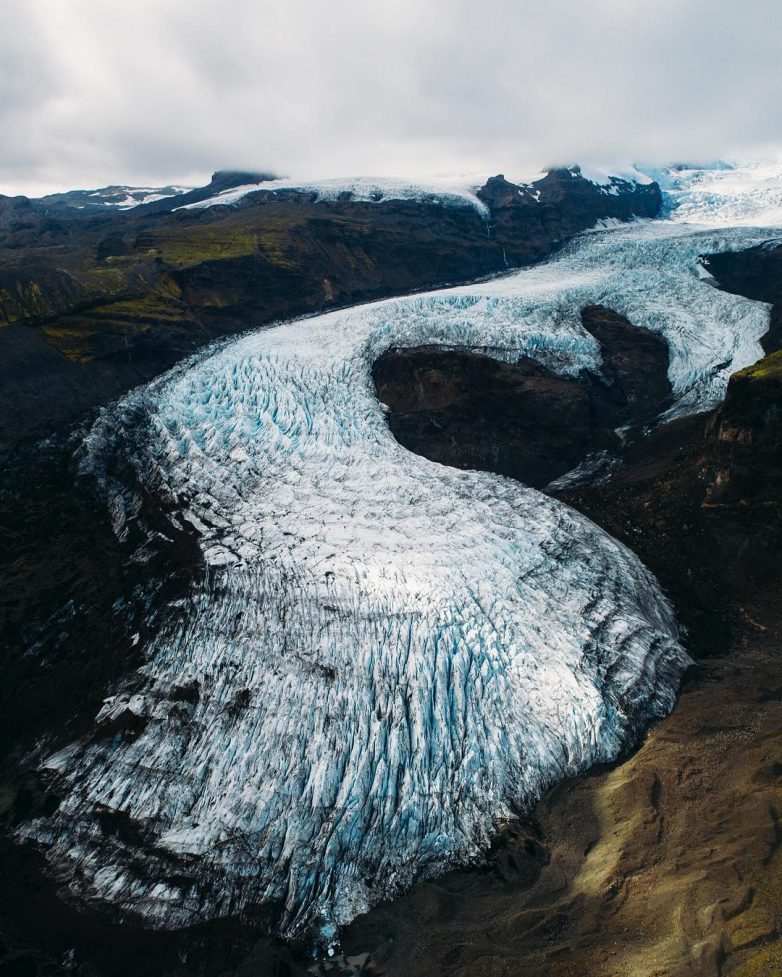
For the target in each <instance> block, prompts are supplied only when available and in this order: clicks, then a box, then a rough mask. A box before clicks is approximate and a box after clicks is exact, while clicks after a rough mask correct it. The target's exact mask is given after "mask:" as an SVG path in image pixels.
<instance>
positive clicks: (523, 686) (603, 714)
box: [22, 222, 768, 937]
mask: <svg viewBox="0 0 782 977" xmlns="http://www.w3.org/2000/svg"><path fill="white" fill-rule="evenodd" d="M757 239H758V238H757V235H753V234H751V233H749V232H747V231H744V230H733V231H725V232H703V231H701V232H693V231H692V230H690V229H687V228H685V227H684V226H682V225H675V224H671V223H670V222H649V223H646V224H638V225H632V226H624V227H622V228H617V229H613V230H606V231H601V232H596V233H593V234H590V235H586V236H584V237H583V238H580V239H578V240H576V241H574V242H573V243H572V244H571V245H570V246H568V247H567V248H566V249H564V250H563V251H562V252H561V253H559V254H558V255H557V257H556V258H555V259H554V260H552V261H550V262H547V263H545V264H542V265H538V266H535V267H531V268H528V269H525V270H523V271H520V272H518V273H515V274H513V275H509V276H507V277H504V278H502V279H496V280H494V281H490V282H486V283H482V284H478V285H472V286H468V287H464V288H456V289H449V290H442V291H438V292H432V293H428V294H422V295H416V296H412V297H408V298H401V299H393V300H388V301H384V302H378V303H373V304H370V305H365V306H361V307H357V308H355V309H350V310H345V311H338V312H332V313H329V314H327V315H321V316H316V317H313V318H309V319H303V320H298V321H295V322H290V323H287V324H283V325H280V326H278V327H275V328H272V329H268V330H263V331H259V332H256V333H254V334H251V335H248V336H245V337H243V338H240V339H238V340H236V341H234V342H231V343H230V344H228V345H224V346H222V347H220V348H218V349H217V350H215V351H211V352H206V353H204V354H201V355H199V356H196V357H194V358H192V359H191V360H189V361H188V362H186V363H184V364H182V365H181V366H179V367H177V368H175V369H174V370H173V371H171V372H170V373H169V374H167V375H165V376H164V377H162V378H160V379H158V380H156V381H154V382H153V383H151V384H149V385H147V386H146V387H143V388H140V389H138V390H137V391H135V392H133V393H132V394H130V395H129V396H128V397H127V398H125V400H123V401H121V402H120V403H119V404H118V405H115V406H114V407H112V408H110V409H107V410H106V411H104V413H103V415H102V416H101V418H99V420H98V421H97V422H96V424H95V426H94V428H93V430H92V432H91V434H90V436H89V438H88V442H87V445H86V449H87V462H86V468H88V469H89V468H91V469H92V470H93V471H95V472H96V473H97V474H98V476H99V477H100V478H101V479H103V480H104V481H105V483H106V485H107V491H108V492H109V495H110V496H111V494H112V491H113V490H112V485H111V480H110V475H109V472H110V471H111V468H112V464H111V463H112V459H113V458H114V457H115V454H116V453H120V454H122V455H123V456H124V457H125V458H126V460H127V461H128V462H129V463H130V464H131V465H132V466H133V467H134V469H135V470H136V472H137V474H138V477H139V479H140V480H141V481H142V483H143V484H144V485H145V487H146V489H147V490H148V492H149V493H151V494H154V495H156V496H158V497H162V498H163V499H164V500H165V501H166V506H167V510H168V511H171V512H172V515H171V518H172V519H176V520H185V521H187V522H189V523H190V524H191V525H192V526H194V527H196V528H197V531H198V534H199V543H200V547H201V550H202V553H203V556H204V559H205V562H206V564H207V565H208V567H209V572H208V574H207V575H206V576H205V579H203V580H201V581H199V582H196V583H194V584H193V587H192V590H191V593H190V594H189V596H188V598H187V600H186V602H185V604H184V606H182V607H181V608H180V611H181V613H178V614H177V615H176V619H173V618H172V619H171V620H170V621H169V623H168V624H167V625H166V626H165V627H164V628H163V629H162V630H161V631H160V632H159V633H158V634H157V635H156V636H155V637H154V638H153V640H152V641H151V643H150V644H149V645H148V646H147V647H146V648H145V664H144V665H143V667H142V668H141V669H140V670H139V672H138V675H137V676H136V678H135V680H134V684H133V687H132V689H131V690H129V691H127V692H124V691H123V690H122V689H119V690H117V693H116V695H115V696H114V697H112V698H110V699H108V700H107V701H106V703H105V705H104V708H103V710H102V712H101V714H100V715H99V717H98V719H99V721H100V722H101V723H111V721H112V720H113V719H115V718H117V717H120V716H122V715H125V714H127V713H130V714H131V715H133V716H134V717H136V718H137V720H138V723H139V725H143V724H144V723H145V724H146V725H143V728H142V729H141V730H140V732H139V733H138V735H137V736H136V737H135V738H132V739H131V738H124V737H122V736H114V737H113V738H111V739H106V738H104V739H102V740H96V739H94V738H93V739H85V740H83V741H80V742H77V743H74V744H72V745H71V746H69V747H68V748H67V749H66V750H64V751H62V752H61V753H60V754H58V755H57V756H55V757H52V758H50V759H49V760H48V761H47V762H46V765H47V766H48V767H50V768H51V769H53V770H56V771H57V772H58V775H59V776H60V777H61V778H62V785H61V786H62V789H61V790H58V793H59V794H60V796H61V797H62V798H63V800H62V803H61V804H60V807H59V808H58V810H57V811H56V812H55V813H54V814H53V815H52V816H51V817H48V818H40V819H37V820H35V821H33V822H30V823H29V824H27V825H26V826H24V828H23V829H22V831H23V834H24V835H25V836H26V837H28V838H35V839H37V840H38V841H39V842H41V843H42V844H43V845H44V846H45V847H46V849H47V857H48V859H49V860H50V862H51V863H52V864H53V865H54V866H55V868H56V871H57V873H58V876H59V877H60V878H65V879H67V880H68V883H69V885H70V887H71V889H72V890H73V892H74V893H75V894H76V895H77V896H78V897H79V898H81V899H85V900H91V901H95V902H98V903H103V904H108V905H110V906H111V907H112V908H114V909H115V910H116V909H120V910H123V911H126V912H133V913H138V914H139V915H140V916H141V917H143V918H145V919H146V920H147V921H149V922H151V923H153V924H154V925H159V926H182V925H187V924H190V923H194V922H198V921H201V920H203V919H206V918H213V917H219V916H229V915H235V914H237V913H240V912H243V911H247V910H249V909H251V908H252V907H254V906H256V905H257V904H258V903H259V902H263V903H265V904H267V905H270V906H272V905H274V906H279V907H280V908H279V915H278V916H277V917H276V920H275V926H276V928H277V929H278V931H279V932H281V933H282V934H283V935H284V936H287V937H291V936H295V935H297V934H301V933H302V932H303V931H305V930H310V929H315V930H317V929H319V928H320V929H321V932H323V933H325V934H330V933H332V932H333V928H334V926H339V925H342V924H344V923H347V922H348V921H349V920H350V919H352V918H353V917H354V916H355V915H356V914H358V913H359V912H361V911H363V910H365V909H367V908H368V907H369V906H371V905H373V904H374V903H376V902H377V901H379V900H380V899H382V898H386V897H388V896H391V895H394V894H396V893H398V892H400V891H401V890H402V889H404V888H405V887H407V886H409V885H410V884H411V882H412V881H413V880H414V879H415V878H416V877H420V876H422V875H423V876H425V875H433V874H437V873H441V872H442V871H444V870H445V869H447V868H448V867H450V866H454V865H458V864H464V863H465V862H468V861H470V860H471V859H474V858H476V857H478V856H479V855H480V854H481V853H482V852H483V851H484V850H485V849H486V847H487V846H488V844H489V842H490V839H491V836H492V834H493V832H495V831H496V830H497V829H498V827H499V826H500V825H501V824H502V823H503V822H504V821H506V820H507V819H508V818H511V817H513V816H514V815H515V814H516V813H517V812H518V811H519V810H524V809H529V807H530V806H531V805H532V804H534V803H535V801H536V800H537V799H538V798H539V797H540V796H541V794H542V793H543V792H544V791H545V790H546V789H547V788H548V787H549V786H550V785H551V784H553V783H554V782H556V781H557V780H560V779H561V778H563V777H565V776H568V775H571V774H575V773H577V772H579V771H583V770H586V769H587V768H589V767H590V766H592V765H593V764H595V763H598V762H607V761H611V760H613V759H615V758H616V757H617V756H618V755H619V753H620V752H621V750H622V749H623V748H625V747H626V746H627V745H628V744H630V743H632V742H633V741H634V740H635V739H636V738H637V736H638V734H639V732H640V731H641V730H642V729H643V728H644V727H645V726H646V724H647V723H648V722H649V721H650V720H651V719H652V718H654V717H658V716H662V715H664V714H666V713H667V712H668V711H669V710H670V709H671V708H672V706H673V704H674V701H675V696H676V691H677V689H678V685H679V680H680V677H681V674H682V672H683V670H684V668H685V667H686V665H687V661H688V660H687V657H686V655H685V654H684V652H683V651H682V649H681V647H680V645H679V643H678V634H677V628H676V624H675V621H674V617H673V613H672V610H671V607H670V606H669V604H668V602H667V600H666V599H665V597H664V596H663V594H662V593H661V591H660V589H659V586H658V585H657V583H656V581H655V580H654V578H653V577H652V575H651V574H650V573H649V572H648V571H647V570H646V569H645V568H644V567H643V565H642V564H641V563H640V561H639V560H638V559H637V558H636V557H635V556H634V555H633V554H632V553H631V552H630V551H629V550H627V549H626V548H625V547H624V546H622V545H621V544H619V543H618V542H616V541H615V540H612V539H611V538H610V537H609V536H608V535H607V534H605V533H604V532H603V531H602V530H600V529H599V528H598V527H597V526H595V525H594V524H593V523H591V522H590V521H589V520H588V519H586V518H585V517H583V516H582V515H580V514H578V513H576V512H574V511H572V510H570V509H569V508H567V507H566V506H564V505H562V504H561V503H559V502H557V501H555V500H554V499H551V498H547V497H546V496H544V495H542V494H541V493H539V492H537V491H534V490H532V489H529V488H526V487H524V486H523V485H520V484H518V483H516V482H514V481H512V480H510V479H506V478H502V477H499V476H494V475H490V474H486V473H480V472H465V471H458V470H455V469H451V468H448V467H446V466H443V465H438V464H435V463H433V462H430V461H427V460H426V459H424V458H422V457H420V456H417V455H414V454H412V453H410V452H408V451H406V450H405V449H404V448H402V447H401V446H400V445H399V444H398V443H397V442H396V441H395V439H394V438H393V436H392V435H391V433H390V431H389V429H388V425H387V423H386V419H385V414H384V410H383V408H382V407H381V405H380V404H379V403H378V401H377V398H376V395H375V390H374V385H373V382H372V377H371V367H372V363H373V362H374V360H375V359H376V357H377V356H378V355H379V354H380V353H381V352H382V351H383V350H385V349H388V348H389V347H391V346H413V345H420V344H426V343H438V344H442V345H445V346H450V347H458V348H468V349H478V350H484V351H486V352H488V353H489V354H490V355H493V356H496V357H498V358H502V359H505V360H509V361H514V360H515V359H517V358H518V357H519V356H522V355H526V356H530V357H533V358H534V359H536V360H538V361H539V362H541V363H543V364H545V365H546V366H549V367H551V368H552V369H555V370H557V371H559V372H562V373H566V374H570V375H576V374H577V373H578V372H579V371H580V370H582V369H585V368H587V369H599V368H600V351H599V347H598V344H597V343H596V341H595V340H594V338H593V337H592V336H591V335H590V334H589V333H587V332H586V331H585V330H584V329H583V327H582V326H581V323H580V318H579V310H580V309H581V308H582V307H583V306H585V305H589V304H595V303H603V304H606V305H608V306H610V307H611V308H615V309H617V310H618V311H620V312H622V313H623V314H625V315H627V316H628V317H629V318H630V320H631V321H632V322H634V323H636V324H637V325H643V326H647V327H648V328H651V329H655V330H656V331H658V332H660V333H661V334H662V335H664V336H665V338H666V339H667V340H668V342H669V345H670V349H671V365H670V375H671V379H672V381H673V384H674V389H675V391H676V394H677V398H678V399H677V410H679V411H680V412H686V411H692V410H698V409H702V408H703V407H704V406H707V405H709V404H711V403H714V402H715V401H716V400H718V399H719V398H720V397H721V396H722V393H723V391H724V386H725V383H726V382H727V374H728V373H729V372H730V370H731V369H737V368H739V367H740V366H743V365H746V364H747V363H749V362H752V361H753V359H756V358H757V357H758V355H759V349H760V348H759V345H758V339H759V337H760V336H761V335H762V333H763V332H764V331H765V329H766V328H767V318H768V313H767V307H766V306H763V305H761V304H759V303H753V302H749V301H748V300H745V299H742V298H740V297H738V296H734V295H729V294H727V293H724V292H721V291H719V290H717V289H716V288H714V287H713V286H712V285H710V284H709V283H708V282H704V281H703V280H701V279H699V278H698V275H697V273H696V267H697V258H698V255H700V254H702V253H705V252H709V251H716V250H723V249H726V248H737V247H746V246H749V245H750V244H752V243H757ZM726 364H727V365H726ZM115 491H116V493H117V498H118V499H119V498H121V495H122V492H123V491H125V487H124V486H122V485H118V486H116V487H115ZM112 509H113V511H114V512H115V513H121V512H122V508H121V506H120V505H115V506H113V507H112ZM183 686H188V687H190V688H195V689H197V696H191V697H190V699H188V700H187V701H186V702H183V700H182V697H181V694H180V692H181V689H182V687H183ZM107 812H108V813H109V814H110V813H111V812H115V813H116V814H118V815H120V816H121V817H122V818H123V823H128V824H130V825H132V826H133V831H132V832H131V833H130V834H129V835H128V836H126V835H124V834H123V833H122V832H117V833H111V832H109V833H107V832H103V831H102V830H101V829H100V825H101V824H102V823H103V821H104V820H105V818H106V817H107Z"/></svg>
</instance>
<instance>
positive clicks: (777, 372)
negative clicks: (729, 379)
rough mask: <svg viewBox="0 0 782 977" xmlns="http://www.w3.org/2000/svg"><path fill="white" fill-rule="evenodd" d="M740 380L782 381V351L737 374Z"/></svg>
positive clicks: (736, 376) (765, 357)
mask: <svg viewBox="0 0 782 977" xmlns="http://www.w3.org/2000/svg"><path fill="white" fill-rule="evenodd" d="M735 378H736V379H738V380H772V381H777V382H780V381H782V350H777V351H776V352H775V353H769V355H768V356H764V357H763V359H762V360H758V362H757V363H753V364H752V366H748V367H746V368H745V369H743V370H739V372H738V373H736V374H735Z"/></svg>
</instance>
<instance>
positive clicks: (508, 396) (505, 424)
mask: <svg viewBox="0 0 782 977" xmlns="http://www.w3.org/2000/svg"><path fill="white" fill-rule="evenodd" d="M581 318H582V322H583V325H584V327H585V328H586V329H587V330H588V331H589V332H591V333H592V335H594V336H595V338H596V339H597V340H598V342H599V343H600V347H601V352H602V359H603V367H602V372H601V374H600V375H597V374H594V373H591V372H589V371H586V370H584V371H582V372H581V374H580V376H579V377H578V378H575V377H569V376H565V375H562V374H561V373H554V372H553V371H551V370H548V369H546V368H545V367H544V366H541V365H540V364H539V363H536V362H534V361H533V360H531V359H528V358H522V359H521V360H519V361H518V362H517V363H505V362H501V361H498V360H496V359H494V358H492V357H490V356H485V355H482V354H479V353H472V352H459V351H457V350H448V349H444V348H442V347H418V348H415V349H404V350H401V349H392V350H389V351H388V352H387V353H385V354H383V356H381V357H380V359H379V360H378V361H377V362H376V363H375V366H374V370H373V375H374V380H375V386H376V388H377V392H378V397H379V399H380V400H381V401H382V402H383V403H385V404H387V405H388V407H389V415H388V419H389V424H390V426H391V430H392V431H393V433H394V435H395V437H396V438H397V440H398V441H399V442H400V443H401V444H403V445H404V446H405V447H406V448H409V449H410V450H411V451H415V452H417V453H418V454H422V455H424V456H425V457H427V458H430V459H432V461H438V462H441V463H442V464H446V465H452V466H454V467H457V468H477V469H488V470H490V471H494V472H497V473H498V474H501V475H510V476H511V477H513V478H518V479H520V480H521V481H523V482H525V483H526V484H527V485H533V486H537V487H543V486H545V485H546V484H548V483H549V482H551V481H552V480H553V479H556V478H557V477H559V476H560V475H563V474H564V473H565V472H568V471H570V470H571V469H573V468H575V467H576V466H577V465H579V464H580V463H581V462H583V461H584V460H585V459H586V458H587V456H589V455H591V454H594V453H595V452H601V451H611V452H616V451H618V449H619V447H620V445H621V441H620V438H619V437H618V436H617V434H616V429H617V428H619V427H627V426H632V427H638V426H640V425H643V424H646V423H649V422H650V421H652V420H653V419H654V418H655V417H656V416H657V415H658V414H659V413H660V412H661V411H662V410H663V409H664V408H665V407H666V406H667V405H668V403H669V401H670V396H671V387H670V383H669V381H668V376H667V373H668V348H667V345H666V343H665V340H663V339H662V338H661V337H660V336H658V335H656V334H655V333H652V332H650V331H649V330H648V329H639V328H636V327H635V326H633V325H632V323H630V322H628V320H627V319H625V318H624V317H623V316H621V315H619V314H618V313H616V312H613V311H612V310H611V309H606V308H603V307H602V306H589V307H587V308H585V309H584V310H583V311H582V313H581Z"/></svg>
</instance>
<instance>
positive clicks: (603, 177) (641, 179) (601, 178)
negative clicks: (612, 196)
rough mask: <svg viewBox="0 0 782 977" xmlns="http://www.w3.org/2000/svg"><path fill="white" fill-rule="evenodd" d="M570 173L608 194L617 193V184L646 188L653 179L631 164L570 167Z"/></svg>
mask: <svg viewBox="0 0 782 977" xmlns="http://www.w3.org/2000/svg"><path fill="white" fill-rule="evenodd" d="M571 172H572V173H575V174H577V175H580V176H583V177H584V179H585V180H589V182H590V183H594V184H596V185H597V186H599V187H602V188H603V189H605V190H606V191H607V192H608V193H618V192H619V189H618V187H617V184H618V183H622V182H624V183H636V184H638V185H639V186H648V185H649V184H650V183H653V182H654V181H653V179H652V177H651V176H649V175H648V174H647V173H644V172H643V171H642V170H640V169H638V168H637V167H636V166H634V165H632V164H625V165H621V166H600V165H597V164H594V163H593V164H589V165H579V166H573V167H571Z"/></svg>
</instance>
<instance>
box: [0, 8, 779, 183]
mask: <svg viewBox="0 0 782 977" xmlns="http://www.w3.org/2000/svg"><path fill="white" fill-rule="evenodd" d="M0 32H1V33H2V37H3V45H2V50H1V51H0V127H1V128H0V131H1V132H2V136H3V138H2V148H0V192H5V193H11V192H25V191H27V192H36V191H37V192H40V191H42V190H45V189H61V188H65V187H73V186H98V185H102V184H105V183H109V182H130V183H142V184H144V183H160V182H169V181H172V180H183V181H194V180H203V179H204V178H205V177H206V176H208V174H209V172H210V171H211V170H212V169H215V168H218V167H221V166H243V167H253V168H272V169H276V170H277V171H279V172H285V173H288V174H294V175H297V174H298V175H308V176H312V175H316V174H319V175H323V176H328V175H340V174H342V175H348V174H350V175H353V174H358V173H364V174H371V175H381V174H388V175H407V174H409V175H413V174H421V175H424V174H429V173H433V172H449V171H469V172H484V173H489V172H497V171H504V172H506V173H507V174H509V175H511V176H512V175H513V174H514V172H516V173H521V172H524V171H526V170H528V169H529V168H530V167H533V166H536V165H540V164H547V163H550V162H557V161H561V162H565V161H568V162H569V161H573V160H581V161H584V162H590V161H595V162H603V163H611V162H614V161H616V162H627V161H629V160H643V161H648V162H662V161H664V160H667V159H672V158H679V159H682V158H699V159H705V158H712V157H716V156H720V155H730V154H736V155H740V154H744V153H752V152H758V151H769V150H776V149H777V147H778V146H779V145H780V144H782V58H780V57H779V52H780V50H782V16H781V15H780V13H779V8H778V4H777V2H776V0H746V2H744V3H742V4H737V3H736V2H735V0H708V2H707V0H657V2H655V3H653V4H649V3H641V2H638V0H581V2H578V0H568V2H565V0H548V2H545V0H539V2H537V3H530V2H526V0H520V2H515V3H511V2H503V0H484V2H483V3H477V2H470V3H467V2H463V0H451V2H445V0H417V2H416V0H396V2H390V0H375V2H371V0H369V2H364V3H358V2H355V0H336V2H332V3H325V2H323V0H298V2H296V0H291V2H289V3H284V4H280V3H272V2H271V0H255V2H247V0H222V2H217V0H209V2H207V0H189V2H184V0H136V2H135V3H134V4H132V5H129V4H127V3H125V2H118V0H68V2H67V3H64V2H62V0H4V3H3V6H2V11H0Z"/></svg>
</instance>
